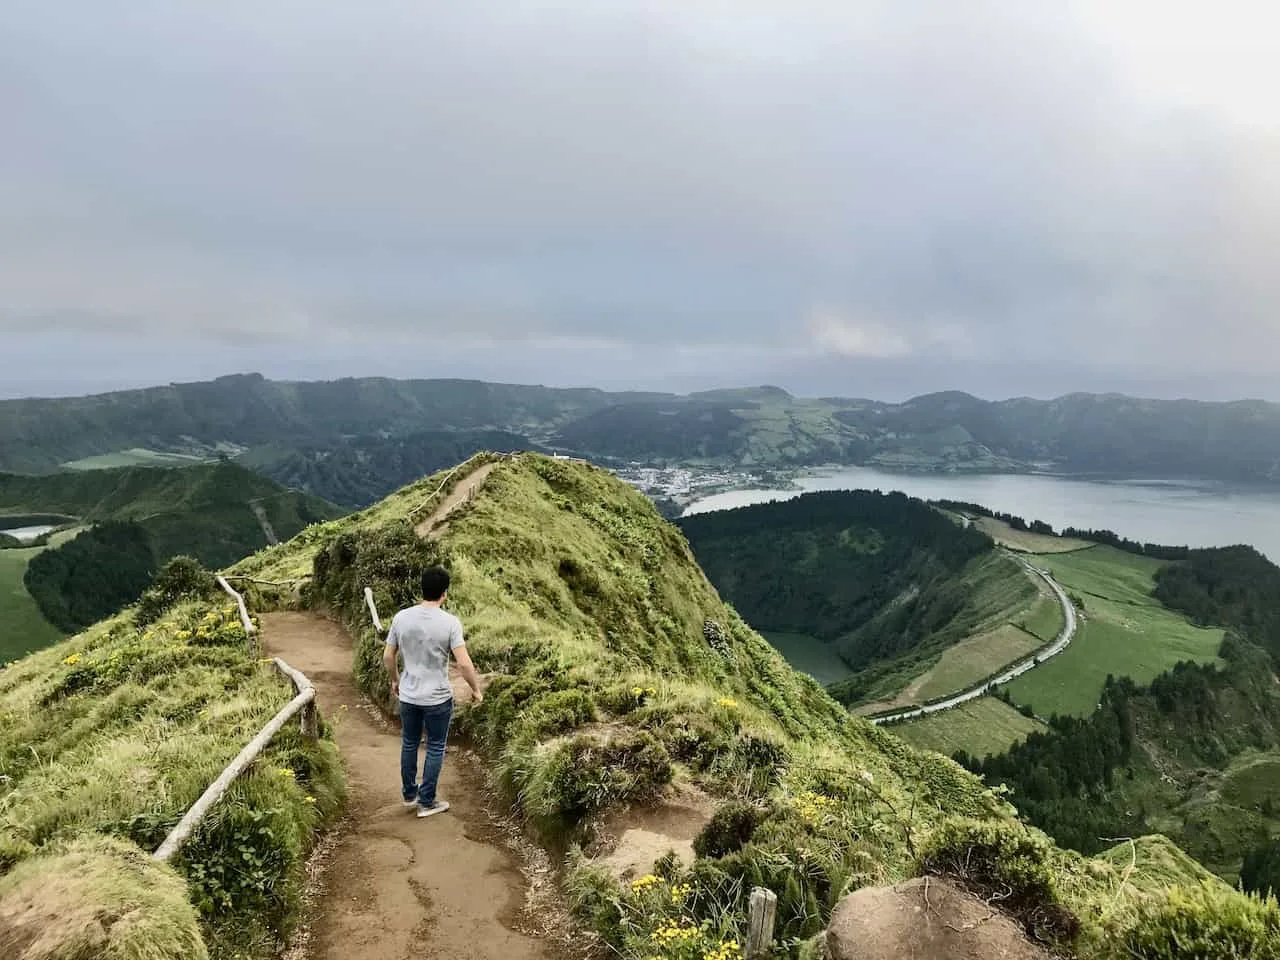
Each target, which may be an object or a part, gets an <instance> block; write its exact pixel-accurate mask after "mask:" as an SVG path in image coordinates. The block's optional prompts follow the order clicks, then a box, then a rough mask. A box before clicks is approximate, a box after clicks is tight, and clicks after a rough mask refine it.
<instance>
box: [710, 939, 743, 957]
mask: <svg viewBox="0 0 1280 960" xmlns="http://www.w3.org/2000/svg"><path fill="white" fill-rule="evenodd" d="M741 956H742V948H741V947H740V946H738V941H737V940H726V941H724V942H723V943H722V944H720V946H718V947H716V948H715V949H714V950H708V951H707V952H706V953H704V954H703V955H702V960H738V958H740V957H741Z"/></svg>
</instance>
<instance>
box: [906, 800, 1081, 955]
mask: <svg viewBox="0 0 1280 960" xmlns="http://www.w3.org/2000/svg"><path fill="white" fill-rule="evenodd" d="M1051 849H1052V847H1051V844H1050V843H1049V840H1048V838H1047V837H1045V836H1044V835H1043V834H1041V833H1040V832H1039V831H1032V830H1031V829H1030V828H1028V827H1026V826H1024V825H1022V824H1020V823H1017V822H1015V821H1005V820H970V819H966V818H952V819H948V820H945V821H943V822H942V823H941V824H940V825H939V826H938V828H937V829H936V830H934V831H933V833H932V834H930V835H929V837H928V839H927V840H926V842H925V844H924V847H923V849H922V850H921V851H920V864H919V866H920V872H921V873H922V874H934V875H938V876H945V877H952V878H954V879H956V880H958V881H960V882H961V883H962V884H963V885H964V886H966V887H968V888H969V889H971V890H973V891H974V892H975V893H977V894H978V895H979V896H981V897H982V898H983V899H986V900H990V901H991V902H993V903H999V905H1000V907H1001V908H1002V909H1004V910H1006V911H1007V912H1009V913H1010V914H1012V915H1013V916H1015V917H1017V918H1018V919H1019V920H1020V921H1021V922H1022V924H1023V926H1024V927H1025V928H1026V929H1027V931H1028V933H1030V934H1032V935H1033V936H1035V937H1037V938H1038V939H1042V940H1049V941H1057V940H1071V939H1074V938H1075V936H1076V934H1077V933H1078V932H1079V929H1080V925H1079V921H1078V920H1077V919H1076V917H1075V916H1074V915H1073V914H1072V913H1071V912H1070V911H1069V910H1067V909H1066V908H1065V907H1063V906H1062V905H1061V903H1060V902H1059V897H1058V891H1057V887H1056V884H1055V882H1054V875H1053V872H1052V870H1051V868H1050V864H1049V854H1050V851H1051Z"/></svg>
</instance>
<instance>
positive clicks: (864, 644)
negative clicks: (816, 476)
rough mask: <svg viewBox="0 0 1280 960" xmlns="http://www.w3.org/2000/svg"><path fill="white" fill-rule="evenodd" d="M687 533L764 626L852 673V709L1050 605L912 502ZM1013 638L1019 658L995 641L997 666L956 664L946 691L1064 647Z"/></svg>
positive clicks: (779, 507)
mask: <svg viewBox="0 0 1280 960" xmlns="http://www.w3.org/2000/svg"><path fill="white" fill-rule="evenodd" d="M680 528H681V529H682V530H683V531H684V533H685V535H686V536H687V537H688V538H689V543H690V545H691V546H692V548H693V551H694V554H695V556H696V557H697V559H698V562H699V563H700V564H701V566H702V568H703V569H704V570H705V571H706V573H707V576H708V577H709V578H710V580H711V582H712V583H714V584H715V585H716V588H717V589H718V590H719V591H720V593H721V594H722V595H723V596H724V597H725V598H726V599H727V600H729V601H730V602H731V603H732V604H733V605H734V606H735V608H736V609H737V610H738V611H739V612H740V613H741V614H742V615H743V616H744V617H745V618H746V620H747V621H748V622H749V623H751V624H752V626H754V627H756V628H757V629H759V630H761V631H764V632H765V633H766V634H770V635H772V634H775V633H776V634H780V635H782V636H783V637H786V636H794V635H800V636H808V637H814V638H816V639H817V640H819V641H821V642H822V643H824V644H827V645H828V646H829V647H830V649H831V650H832V651H833V652H834V653H835V654H837V655H838V656H839V657H840V658H841V659H842V660H843V661H844V663H845V664H846V665H847V667H848V669H849V671H850V672H851V673H852V674H853V675H852V676H850V677H847V678H844V679H841V680H839V681H837V682H836V683H834V684H833V685H832V687H831V689H832V692H833V693H834V694H835V695H836V696H837V697H838V698H839V699H841V700H842V701H844V702H847V703H858V702H860V701H864V700H869V699H875V698H877V697H884V696H888V695H892V694H895V693H897V692H899V691H900V690H901V689H902V688H903V687H904V686H906V685H907V683H908V682H909V681H910V680H912V679H913V678H915V677H919V676H920V675H921V674H924V673H925V672H926V671H928V670H929V669H930V668H931V667H933V666H934V665H935V664H937V663H938V662H939V659H940V657H941V656H942V655H943V653H944V651H946V650H947V649H948V648H949V647H952V646H953V645H955V644H956V643H958V642H959V641H961V640H963V639H965V638H967V637H970V636H974V635H976V634H981V633H984V632H985V631H988V630H990V629H991V628H993V627H996V626H999V625H1001V624H1006V623H1009V622H1010V621H1013V620H1015V619H1020V620H1025V617H1024V616H1023V614H1024V612H1025V611H1027V610H1028V609H1029V608H1031V607H1032V606H1033V605H1034V604H1035V603H1036V601H1037V599H1038V593H1037V588H1036V585H1035V584H1034V583H1033V582H1032V581H1031V579H1030V578H1029V577H1028V575H1027V574H1026V572H1025V571H1024V570H1023V569H1022V567H1021V566H1020V565H1019V564H1018V563H1016V562H1015V561H1014V560H1011V559H1009V558H1007V557H1005V556H1004V555H1002V554H1000V553H998V552H997V551H996V550H995V548H994V544H993V542H992V541H991V539H990V538H989V537H987V536H986V535H985V534H983V533H981V532H979V531H978V530H977V529H975V528H973V527H965V526H961V525H959V524H957V523H955V522H953V521H952V520H951V519H950V518H948V517H947V516H945V515H944V514H942V513H940V512H939V511H937V510H935V509H933V508H932V507H930V506H929V505H928V504H926V503H924V502H923V501H920V500H915V499H912V498H910V497H907V496H905V495H903V494H901V493H890V494H882V493H876V492H872V491H836V492H826V493H811V494H806V495H804V496H801V497H797V498H794V499H791V500H786V501H782V502H777V503H767V504H759V505H755V506H749V507H740V508H738V509H736V510H724V511H716V512H713V513H704V514H697V515H695V516H691V517H687V518H684V519H682V520H681V521H680ZM1011 629H1012V632H1013V633H1014V634H1016V635H1017V642H1016V643H1015V644H1014V645H1013V646H1012V647H1011V646H1010V645H1009V643H1008V642H999V641H1001V640H1006V641H1007V638H1003V637H995V636H987V637H984V639H983V643H984V644H987V645H994V646H995V647H997V648H998V650H997V655H996V657H995V662H988V660H989V658H987V659H983V657H982V656H981V655H980V654H981V652H982V651H979V650H977V649H974V650H972V651H969V654H970V655H969V656H966V657H964V658H961V659H960V660H958V661H957V662H956V663H955V664H951V663H948V664H947V670H946V671H945V673H946V674H947V677H948V678H949V681H948V682H949V683H951V684H952V685H950V686H947V687H946V688H945V689H938V690H935V691H934V693H935V694H945V693H950V692H953V691H955V690H959V689H963V688H964V687H965V686H966V685H968V684H971V683H977V682H979V681H980V680H982V679H983V678H984V677H986V676H988V675H990V674H991V673H992V672H993V671H994V670H996V669H998V668H999V667H1001V666H1004V665H1005V664H1006V663H1009V662H1011V661H1013V660H1016V659H1017V658H1018V657H1019V656H1020V655H1022V654H1024V653H1029V652H1030V651H1031V650H1034V649H1035V648H1036V647H1037V646H1040V645H1041V644H1043V643H1045V642H1047V641H1048V640H1051V639H1052V636H1053V634H1052V633H1049V635H1048V636H1045V637H1040V638H1036V637H1032V636H1031V635H1030V634H1029V633H1027V631H1026V629H1025V628H1016V627H1015V628H1011ZM975 660H977V661H981V664H982V666H981V667H980V668H979V669H977V671H976V672H974V671H973V670H970V669H969V667H970V666H971V665H972V663H973V662H974V661H975ZM940 679H941V678H939V680H940ZM927 684H928V681H922V686H925V685H927ZM935 686H936V684H935ZM931 689H932V688H931Z"/></svg>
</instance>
